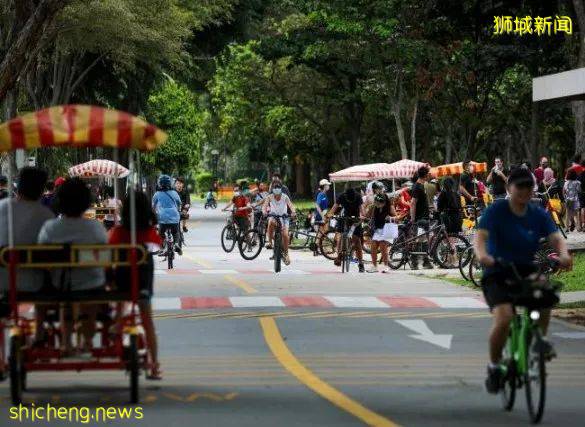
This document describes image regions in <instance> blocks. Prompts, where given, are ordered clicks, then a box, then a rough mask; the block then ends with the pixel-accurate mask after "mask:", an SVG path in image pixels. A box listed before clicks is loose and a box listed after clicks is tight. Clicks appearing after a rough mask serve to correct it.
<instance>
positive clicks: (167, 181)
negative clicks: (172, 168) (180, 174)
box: [158, 175, 172, 191]
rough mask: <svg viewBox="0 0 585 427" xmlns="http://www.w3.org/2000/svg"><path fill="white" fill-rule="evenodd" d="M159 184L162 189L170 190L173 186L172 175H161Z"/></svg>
mask: <svg viewBox="0 0 585 427" xmlns="http://www.w3.org/2000/svg"><path fill="white" fill-rule="evenodd" d="M158 186H159V187H160V189H161V190H163V191H166V190H170V189H171V187H172V182H171V177H170V176H168V175H161V176H159V178H158Z"/></svg>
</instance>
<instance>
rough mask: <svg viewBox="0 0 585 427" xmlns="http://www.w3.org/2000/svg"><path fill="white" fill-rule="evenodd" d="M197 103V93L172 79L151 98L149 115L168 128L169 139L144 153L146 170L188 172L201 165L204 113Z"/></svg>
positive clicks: (153, 121)
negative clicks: (201, 125)
mask: <svg viewBox="0 0 585 427" xmlns="http://www.w3.org/2000/svg"><path fill="white" fill-rule="evenodd" d="M197 105H198V104H197V97H196V96H195V94H193V93H192V92H191V91H189V89H187V88H186V87H185V86H182V85H180V84H178V83H176V82H174V81H172V80H169V81H167V82H166V83H165V84H164V85H162V86H161V87H160V89H159V90H158V91H156V92H155V93H153V94H152V95H151V96H150V97H149V99H148V106H147V111H146V117H147V119H148V120H149V121H150V122H152V123H154V124H156V125H157V126H159V127H160V128H162V129H164V130H165V131H166V132H167V133H168V135H169V139H168V141H167V142H166V143H165V144H163V145H162V146H161V147H160V148H159V149H157V150H156V151H154V152H152V153H148V154H146V155H145V156H144V163H145V170H148V171H150V173H151V174H153V173H155V172H162V173H166V174H178V175H186V174H189V173H190V172H191V171H192V170H193V169H195V168H196V167H197V165H198V163H199V159H200V148H201V138H202V135H201V134H200V132H199V123H200V122H201V121H202V112H201V111H200V110H198V108H197Z"/></svg>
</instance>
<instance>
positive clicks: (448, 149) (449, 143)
mask: <svg viewBox="0 0 585 427" xmlns="http://www.w3.org/2000/svg"><path fill="white" fill-rule="evenodd" d="M452 158H453V131H452V130H451V125H449V126H447V137H446V140H445V163H446V164H449V163H451V159H452Z"/></svg>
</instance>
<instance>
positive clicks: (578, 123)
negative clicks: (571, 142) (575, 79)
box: [572, 0, 585, 156]
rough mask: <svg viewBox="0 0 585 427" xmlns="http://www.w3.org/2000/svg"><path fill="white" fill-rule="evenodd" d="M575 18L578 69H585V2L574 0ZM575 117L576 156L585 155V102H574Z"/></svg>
mask: <svg viewBox="0 0 585 427" xmlns="http://www.w3.org/2000/svg"><path fill="white" fill-rule="evenodd" d="M573 8H574V9H575V16H576V17H577V23H578V24H579V57H578V60H577V67H578V68H582V67H585V1H584V0H573ZM572 107H573V115H574V116H575V154H581V156H583V155H585V101H573V103H572Z"/></svg>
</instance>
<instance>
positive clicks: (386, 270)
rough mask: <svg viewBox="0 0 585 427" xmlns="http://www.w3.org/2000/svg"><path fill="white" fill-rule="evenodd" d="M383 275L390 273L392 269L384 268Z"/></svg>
mask: <svg viewBox="0 0 585 427" xmlns="http://www.w3.org/2000/svg"><path fill="white" fill-rule="evenodd" d="M381 272H382V273H385V274H386V273H390V267H384V268H383V269H382V271H381Z"/></svg>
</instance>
